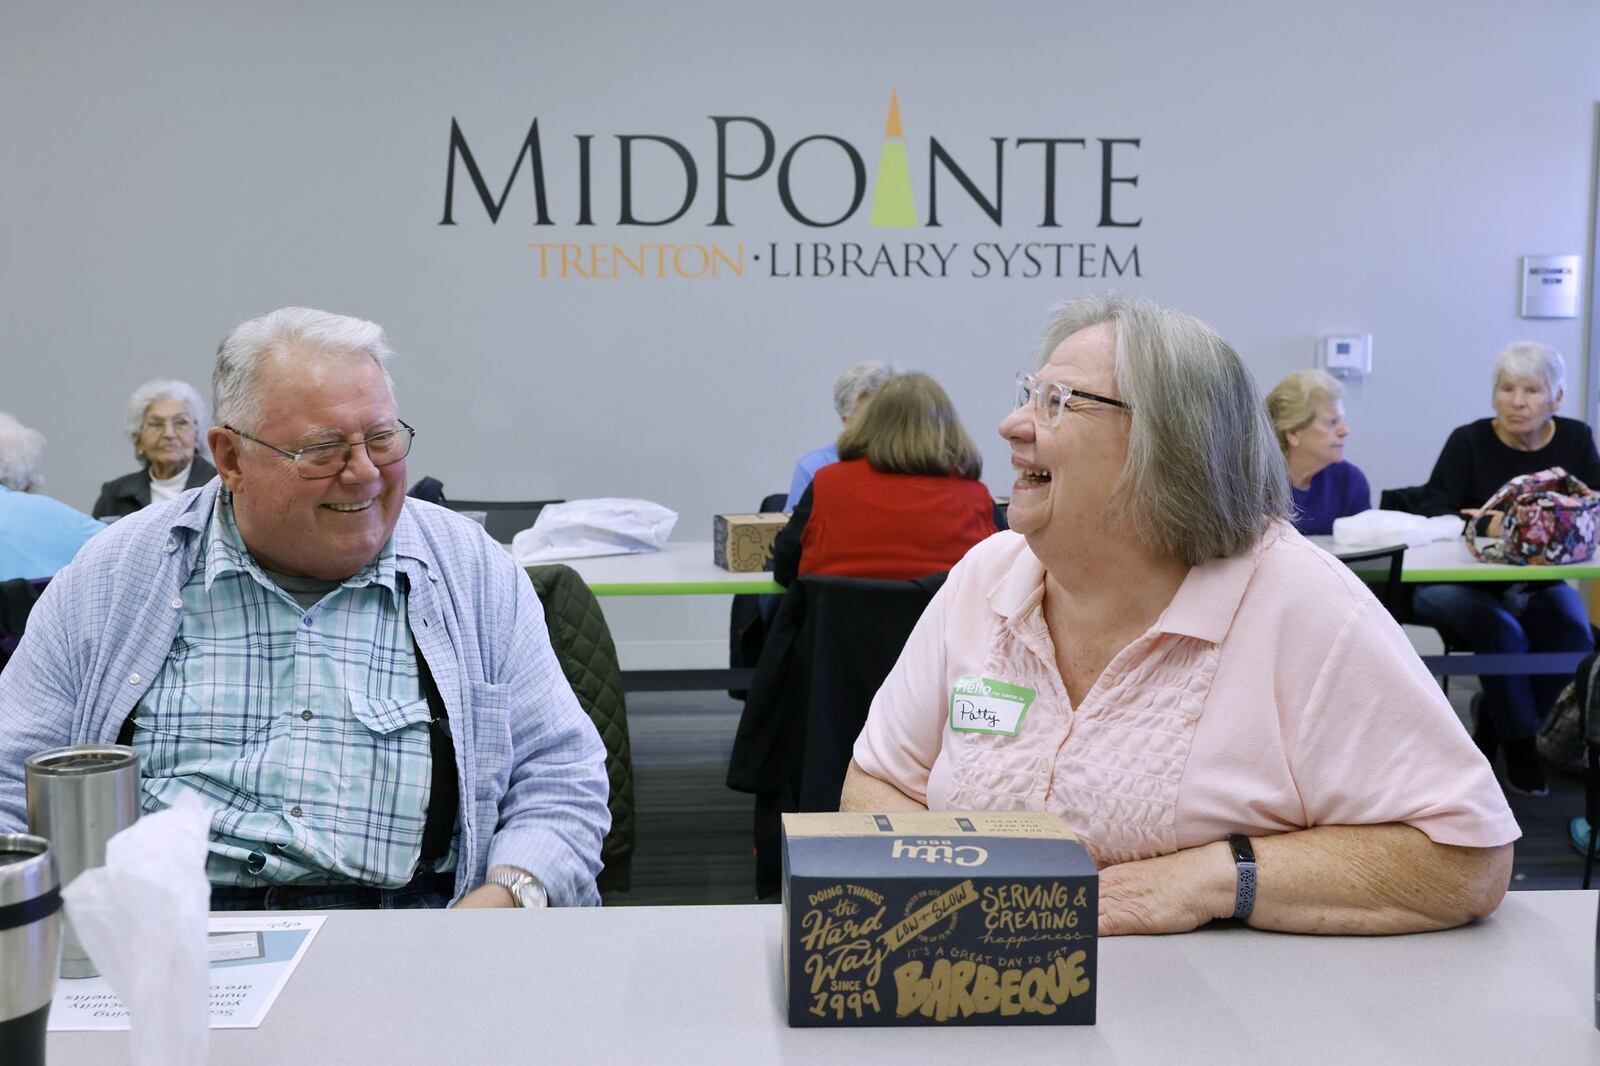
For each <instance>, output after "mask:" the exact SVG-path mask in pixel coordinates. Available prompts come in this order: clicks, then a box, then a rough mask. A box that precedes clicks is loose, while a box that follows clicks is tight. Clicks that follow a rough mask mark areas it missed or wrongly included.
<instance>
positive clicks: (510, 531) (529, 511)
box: [445, 500, 567, 544]
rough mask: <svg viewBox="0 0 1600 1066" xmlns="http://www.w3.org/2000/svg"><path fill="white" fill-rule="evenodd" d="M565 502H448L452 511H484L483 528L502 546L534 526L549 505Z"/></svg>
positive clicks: (447, 504) (446, 504) (563, 501)
mask: <svg viewBox="0 0 1600 1066" xmlns="http://www.w3.org/2000/svg"><path fill="white" fill-rule="evenodd" d="M566 502H567V501H565V500H446V501H445V506H446V507H448V508H450V509H451V510H452V511H482V512H483V514H484V516H485V518H484V523H483V528H484V529H487V530H488V531H489V536H491V537H493V538H494V539H495V540H497V541H499V542H500V543H501V544H510V543H511V538H512V537H514V536H516V535H517V534H518V533H521V532H522V531H523V530H524V529H528V528H529V527H531V526H532V525H533V522H534V519H536V518H538V517H539V512H540V511H542V510H544V509H545V506H546V505H547V504H552V503H566Z"/></svg>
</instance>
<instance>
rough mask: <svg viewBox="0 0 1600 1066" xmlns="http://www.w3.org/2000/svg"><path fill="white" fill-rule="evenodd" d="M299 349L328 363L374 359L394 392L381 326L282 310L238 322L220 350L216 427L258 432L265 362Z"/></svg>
mask: <svg viewBox="0 0 1600 1066" xmlns="http://www.w3.org/2000/svg"><path fill="white" fill-rule="evenodd" d="M300 351H313V352H316V353H318V354H320V355H324V356H327V357H328V358H330V359H353V358H362V357H365V358H368V359H371V360H372V361H373V362H375V363H377V364H378V369H380V370H382V371H383V380H384V381H385V383H387V384H388V386H389V392H390V394H391V395H392V394H393V393H394V379H393V378H391V377H390V376H389V360H390V359H392V358H394V351H393V349H391V348H390V347H389V343H388V341H387V340H386V339H385V338H384V335H383V327H382V326H380V325H378V324H377V323H376V322H368V321H366V320H365V319H360V318H351V317H350V316H349V315H336V314H333V313H332V312H329V311H315V310H312V309H311V308H309V307H282V308H279V309H278V310H276V311H273V312H271V313H270V314H265V315H262V316H260V317H259V318H252V319H250V320H249V321H248V322H241V323H239V324H238V325H237V326H235V327H234V328H233V330H232V331H231V332H229V334H228V335H227V336H226V337H224V338H223V339H222V343H221V344H220V345H218V346H217V366H216V369H215V370H214V371H212V374H211V395H212V405H213V406H214V407H215V409H216V412H217V424H218V425H222V426H233V427H234V428H236V429H242V430H245V431H246V432H250V431H253V430H255V429H257V428H259V426H260V424H261V397H260V395H259V394H258V393H257V391H256V389H255V378H256V374H257V372H258V371H259V370H260V369H261V364H262V363H264V362H265V361H266V360H267V359H268V358H271V357H273V356H278V355H286V354H288V353H290V352H300Z"/></svg>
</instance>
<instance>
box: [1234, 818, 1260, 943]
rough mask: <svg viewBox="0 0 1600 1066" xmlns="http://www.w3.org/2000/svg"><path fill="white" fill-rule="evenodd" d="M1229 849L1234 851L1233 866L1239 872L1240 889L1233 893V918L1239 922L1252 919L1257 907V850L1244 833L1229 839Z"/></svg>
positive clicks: (1235, 834) (1236, 834)
mask: <svg viewBox="0 0 1600 1066" xmlns="http://www.w3.org/2000/svg"><path fill="white" fill-rule="evenodd" d="M1228 847H1230V848H1232V849H1233V864H1234V866H1236V867H1237V868H1238V870H1239V887H1238V888H1236V889H1235V890H1234V893H1233V916H1234V918H1236V919H1238V920H1239V921H1241V922H1242V921H1244V920H1245V919H1246V918H1248V917H1250V912H1251V911H1253V910H1255V907H1256V849H1255V848H1253V847H1251V846H1250V838H1249V837H1247V836H1245V835H1244V834H1243V833H1234V834H1232V835H1231V836H1229V837H1228Z"/></svg>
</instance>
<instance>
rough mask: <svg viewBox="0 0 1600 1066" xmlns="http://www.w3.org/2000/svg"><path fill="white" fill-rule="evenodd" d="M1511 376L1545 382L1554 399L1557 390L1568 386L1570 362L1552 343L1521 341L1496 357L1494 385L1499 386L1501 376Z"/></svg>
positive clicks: (1546, 388) (1561, 390)
mask: <svg viewBox="0 0 1600 1066" xmlns="http://www.w3.org/2000/svg"><path fill="white" fill-rule="evenodd" d="M1507 376H1510V377H1514V378H1524V379H1531V380H1534V381H1543V382H1544V387H1545V390H1546V391H1547V392H1549V393H1550V398H1551V399H1552V400H1553V399H1555V396H1556V393H1558V392H1565V391H1566V389H1567V361H1566V360H1565V359H1563V358H1561V353H1560V352H1558V351H1556V350H1555V349H1554V348H1552V347H1550V346H1549V345H1548V344H1540V343H1539V342H1538V341H1517V342H1516V343H1515V344H1512V345H1508V346H1507V347H1506V349H1505V350H1504V351H1503V352H1501V353H1500V354H1499V355H1497V356H1495V360H1494V388H1496V389H1498V388H1499V387H1500V379H1501V378H1503V377H1507Z"/></svg>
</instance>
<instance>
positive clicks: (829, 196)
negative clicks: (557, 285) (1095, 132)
mask: <svg viewBox="0 0 1600 1066" xmlns="http://www.w3.org/2000/svg"><path fill="white" fill-rule="evenodd" d="M541 120H543V121H544V125H543V126H541V124H540V123H541ZM706 122H707V123H708V126H706V127H704V128H702V129H699V130H693V131H692V132H687V133H686V132H681V131H674V133H673V134H672V135H670V136H669V135H667V134H663V133H628V134H623V133H616V134H612V135H610V137H609V138H608V137H602V136H600V135H598V134H595V133H592V132H583V133H568V132H566V131H561V132H559V133H557V132H553V131H552V129H551V125H552V124H551V121H550V119H549V118H548V116H536V117H535V118H534V119H533V121H532V124H531V125H530V126H529V127H528V132H527V135H526V136H525V137H524V138H523V140H522V143H521V144H520V145H518V146H516V150H517V154H516V157H515V162H514V163H513V164H512V165H511V169H510V171H509V174H507V176H506V177H505V179H504V182H503V184H501V183H499V182H498V181H495V180H494V179H496V178H497V175H496V174H495V173H494V172H493V170H492V169H489V168H488V161H489V160H505V159H509V158H510V157H511V149H512V146H511V145H508V144H493V145H490V144H486V143H484V142H483V141H482V140H481V139H478V140H473V141H471V142H469V140H468V134H467V130H466V128H465V127H464V126H463V124H462V122H461V120H460V118H459V117H452V118H451V120H450V136H449V165H448V169H447V171H446V174H445V183H444V213H443V215H442V217H441V218H440V219H439V225H441V226H460V227H463V228H464V229H465V228H469V227H478V228H483V227H493V228H496V229H499V230H504V231H506V232H508V233H518V236H519V239H521V233H522V232H523V231H522V227H523V226H528V225H531V226H532V227H534V228H535V230H536V231H543V232H539V233H538V236H537V237H536V239H534V240H532V241H529V242H528V251H529V252H530V253H531V255H532V257H533V261H532V271H533V273H534V275H535V276H536V277H537V278H539V279H541V280H565V281H588V280H621V279H668V278H671V279H685V280H694V281H740V280H744V281H749V280H752V279H800V278H806V279H817V278H830V279H840V280H852V281H854V280H871V279H886V278H904V279H944V278H955V277H965V278H993V279H1001V280H1004V279H1014V278H1015V279H1023V278H1108V277H1109V278H1116V277H1136V278H1137V277H1143V276H1144V275H1143V273H1142V270H1141V266H1140V262H1139V245H1138V243H1137V242H1136V240H1134V239H1133V238H1134V237H1136V236H1137V233H1138V231H1139V228H1140V226H1142V225H1143V216H1142V210H1141V209H1140V206H1139V204H1138V203H1137V199H1136V198H1137V194H1138V185H1139V173H1138V151H1139V147H1140V139H1139V138H1137V137H1086V136H1062V135H1057V134H1053V133H1052V134H1039V135H1034V136H1006V137H994V136H990V137H988V138H986V139H987V140H988V142H989V144H988V145H986V146H985V150H984V151H979V150H976V149H973V148H971V147H970V138H969V139H967V140H966V141H964V142H963V148H962V149H961V150H960V151H957V150H956V149H954V148H952V147H949V146H948V143H949V142H942V141H941V140H940V138H939V136H938V135H937V133H929V134H928V135H927V136H926V137H925V138H912V137H910V136H908V135H907V133H906V126H905V124H904V123H903V122H902V120H901V111H900V100H899V95H898V92H897V91H895V90H891V92H890V95H889V109H888V117H887V121H886V122H885V124H884V126H883V136H882V141H881V143H878V144H877V145H875V148H876V154H877V167H876V169H875V170H873V171H871V172H869V169H868V166H867V156H868V152H867V150H866V149H864V148H863V147H861V146H858V145H857V144H854V143H852V142H851V141H850V140H849V139H847V138H845V137H841V136H837V135H835V134H831V133H815V132H805V133H799V134H797V135H793V136H787V135H786V131H785V130H784V129H783V128H782V125H783V124H781V123H778V122H768V121H764V120H763V119H761V118H758V117H755V116H751V115H710V116H706ZM686 128H687V127H686ZM611 138H614V142H613V141H611ZM691 146H692V147H691ZM486 169H487V172H486ZM462 174H464V175H465V178H466V180H464V181H461V182H458V181H457V180H456V179H457V177H458V176H459V175H462ZM495 184H499V185H500V194H499V195H498V196H496V195H494V193H493V191H492V189H493V187H494V185H495ZM1063 187H1065V189H1066V191H1065V193H1063ZM613 220H614V225H615V227H616V228H617V229H619V230H623V231H629V230H638V231H639V232H640V236H639V237H638V238H637V239H613V240H604V241H602V240H595V239H593V238H592V237H589V236H588V235H586V234H585V233H584V230H585V229H588V228H591V227H592V228H593V230H599V229H602V228H606V227H610V226H612V225H613ZM951 225H958V226H959V227H960V228H961V229H962V231H963V233H967V232H971V231H973V230H974V229H977V230H980V231H983V230H992V231H993V236H992V237H989V238H988V239H982V240H951V239H942V238H943V231H944V229H945V227H947V226H951ZM546 227H549V228H548V230H546V229H545V228H546ZM593 230H591V232H592V231H593ZM796 230H797V231H798V232H799V233H801V234H804V235H805V239H792V238H785V237H780V236H779V235H778V232H777V231H796ZM708 231H709V232H708ZM810 231H817V232H816V233H814V234H812V233H811V232H810ZM1067 236H1071V237H1073V238H1074V239H1072V240H1067V239H1064V238H1065V237H1067Z"/></svg>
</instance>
